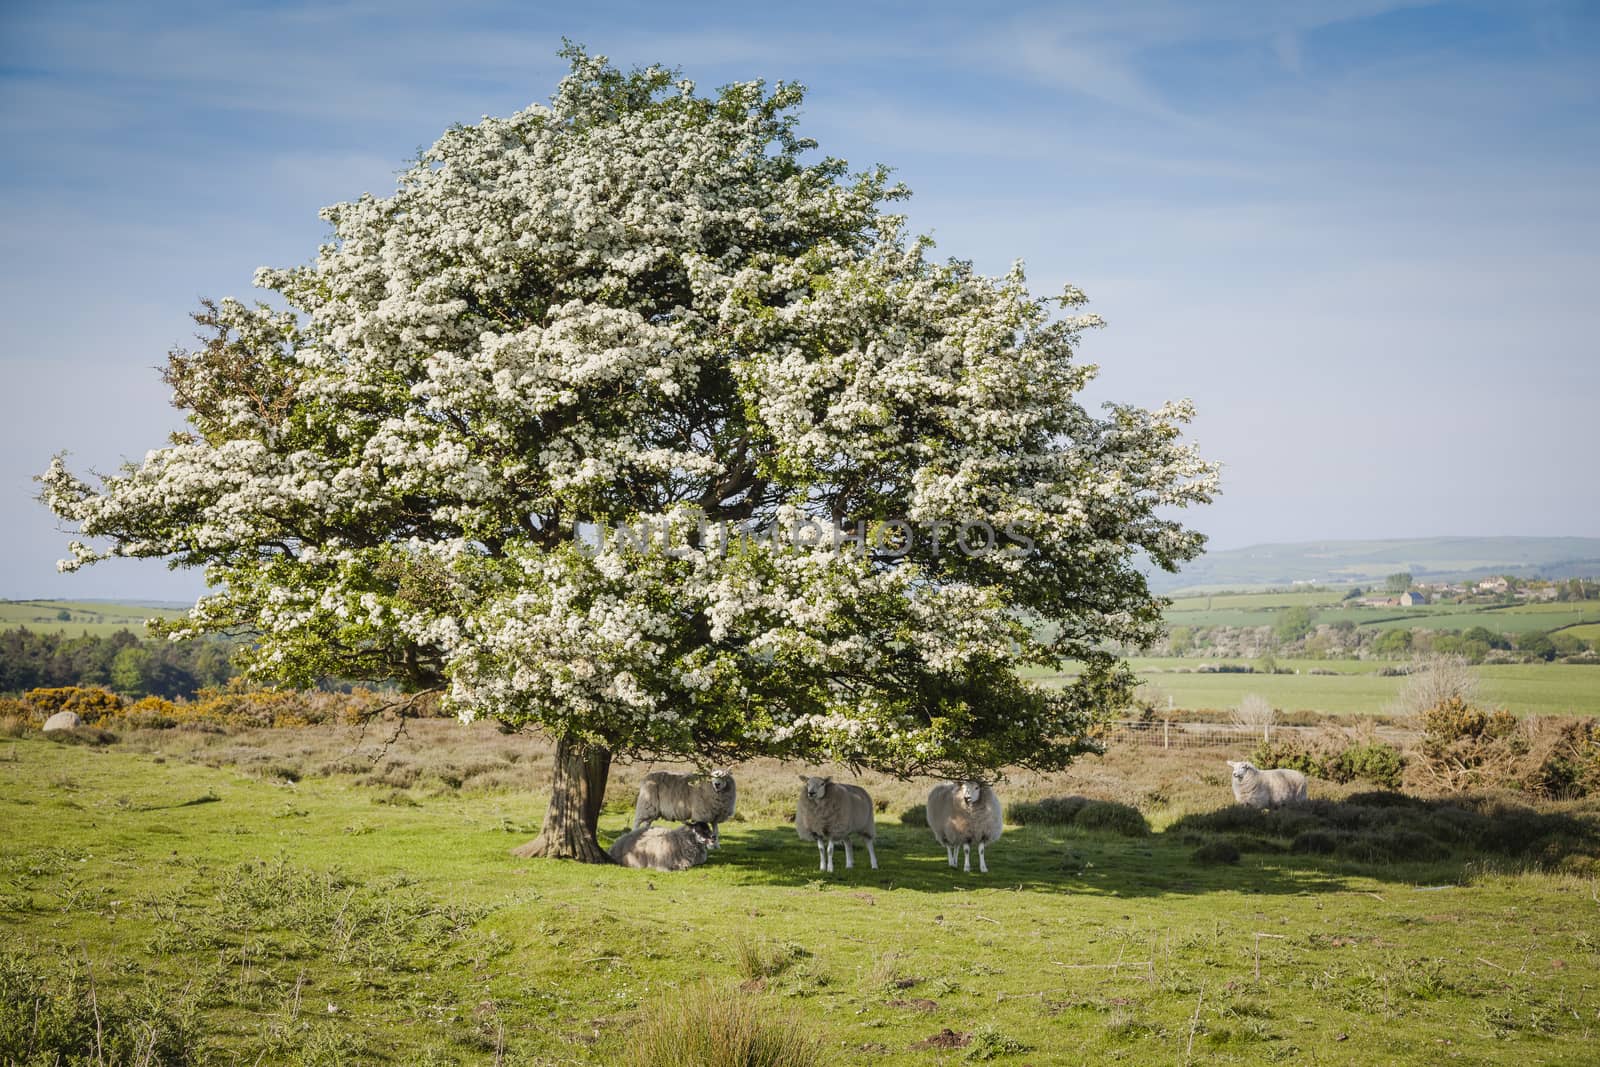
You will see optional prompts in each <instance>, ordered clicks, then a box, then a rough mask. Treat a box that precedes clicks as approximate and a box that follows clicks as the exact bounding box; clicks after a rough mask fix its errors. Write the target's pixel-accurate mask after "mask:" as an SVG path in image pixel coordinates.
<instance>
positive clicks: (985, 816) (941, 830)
mask: <svg viewBox="0 0 1600 1067" xmlns="http://www.w3.org/2000/svg"><path fill="white" fill-rule="evenodd" d="M928 828H929V829H930V830H932V831H933V837H934V840H935V841H938V842H939V844H941V845H943V846H944V851H945V855H946V856H948V857H949V859H950V866H952V867H954V866H955V865H956V850H957V849H965V850H966V852H965V859H964V861H963V862H962V864H961V869H962V870H963V871H966V872H968V873H971V871H972V846H973V845H977V846H978V873H979V874H988V873H989V865H988V863H986V862H985V861H984V858H983V847H984V846H985V845H987V844H989V843H991V842H993V841H998V840H999V839H1000V832H1001V830H1002V828H1003V827H1002V824H1001V818H1000V798H999V797H998V796H996V795H995V792H994V790H993V789H991V788H989V787H988V786H987V785H984V784H983V783H982V782H975V781H965V782H944V783H942V784H940V785H936V786H934V787H933V791H932V792H930V793H929V794H928Z"/></svg>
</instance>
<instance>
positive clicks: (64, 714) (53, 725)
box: [44, 711, 83, 733]
mask: <svg viewBox="0 0 1600 1067" xmlns="http://www.w3.org/2000/svg"><path fill="white" fill-rule="evenodd" d="M82 725H83V720H82V719H80V718H78V713H77V712H75V711H58V712H56V713H55V714H54V715H52V716H50V717H49V718H48V719H46V720H45V721H44V732H45V733H49V732H50V731H52V730H76V729H77V728H78V727H80V726H82Z"/></svg>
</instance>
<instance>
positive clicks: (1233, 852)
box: [1189, 838, 1239, 866]
mask: <svg viewBox="0 0 1600 1067" xmlns="http://www.w3.org/2000/svg"><path fill="white" fill-rule="evenodd" d="M1189 858H1190V860H1192V861H1193V862H1195V863H1199V864H1202V865H1205V866H1215V865H1217V864H1223V863H1238V862H1239V846H1238V845H1236V844H1234V843H1233V842H1232V841H1224V840H1222V839H1220V838H1219V839H1218V840H1215V841H1207V842H1206V843H1205V844H1203V845H1201V846H1200V847H1199V848H1197V849H1195V850H1194V852H1193V853H1192V854H1191V855H1190V856H1189Z"/></svg>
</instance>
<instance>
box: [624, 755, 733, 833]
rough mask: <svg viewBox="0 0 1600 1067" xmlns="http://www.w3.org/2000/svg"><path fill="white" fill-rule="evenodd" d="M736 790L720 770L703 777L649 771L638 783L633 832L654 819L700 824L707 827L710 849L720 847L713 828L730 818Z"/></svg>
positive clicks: (715, 828)
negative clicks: (709, 827)
mask: <svg viewBox="0 0 1600 1067" xmlns="http://www.w3.org/2000/svg"><path fill="white" fill-rule="evenodd" d="M736 799H737V790H736V789H735V787H734V784H733V775H732V774H731V773H730V772H729V771H727V770H724V769H722V768H718V769H717V770H714V771H712V772H711V773H710V774H709V775H705V774H673V773H672V772H671V771H652V772H651V773H650V774H647V775H645V776H644V781H643V782H640V783H639V799H638V801H637V802H636V803H635V804H634V808H633V828H634V829H635V830H643V829H648V828H649V827H650V824H651V823H653V822H655V821H656V820H657V819H672V820H674V821H677V822H703V823H708V824H710V826H711V847H712V848H721V847H722V832H721V831H720V830H718V829H717V824H719V823H723V822H726V821H727V820H729V819H731V818H733V805H734V802H735V800H736Z"/></svg>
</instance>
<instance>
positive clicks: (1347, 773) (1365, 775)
mask: <svg viewBox="0 0 1600 1067" xmlns="http://www.w3.org/2000/svg"><path fill="white" fill-rule="evenodd" d="M1405 767H1406V760H1405V757H1404V756H1402V755H1401V754H1400V750H1399V749H1397V748H1395V747H1394V746H1393V745H1386V744H1384V743H1383V742H1381V741H1371V742H1368V743H1367V744H1364V745H1351V746H1350V747H1349V748H1346V749H1345V750H1344V751H1342V752H1336V753H1334V754H1333V755H1331V756H1328V757H1327V758H1326V759H1324V760H1323V761H1322V767H1321V773H1320V777H1323V778H1326V779H1328V780H1329V781H1331V782H1353V781H1355V780H1356V779H1358V778H1359V779H1361V780H1362V781H1367V782H1372V783H1373V784H1374V785H1381V786H1385V787H1387V788H1389V789H1399V788H1400V780H1401V778H1402V776H1403V775H1404V773H1405Z"/></svg>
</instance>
